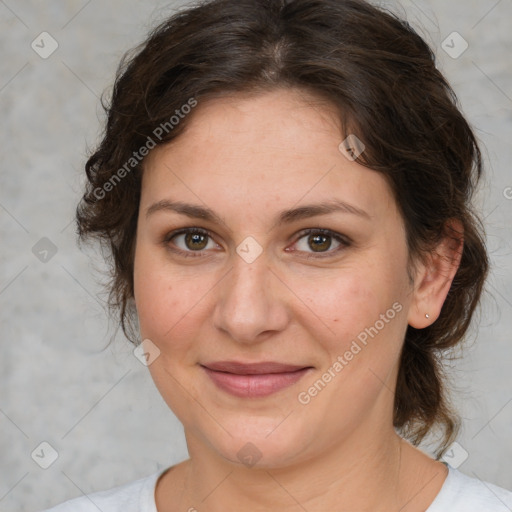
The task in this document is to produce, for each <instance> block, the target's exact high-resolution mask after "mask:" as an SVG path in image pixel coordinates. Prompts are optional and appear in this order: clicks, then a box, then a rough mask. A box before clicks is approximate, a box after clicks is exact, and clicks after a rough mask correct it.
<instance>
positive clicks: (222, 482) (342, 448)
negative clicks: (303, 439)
mask: <svg viewBox="0 0 512 512" xmlns="http://www.w3.org/2000/svg"><path fill="white" fill-rule="evenodd" d="M357 434H358V435H354V436H353V437H351V438H350V439H347V440H345V441H342V442H340V443H339V444H338V445H336V446H332V447H330V449H329V450H328V451H327V452H326V453H324V454H321V455H319V456H317V457H316V458H311V459H308V460H302V461H299V462H296V463H295V464H290V465H286V466H284V465H283V466H281V467H272V468H268V469H265V468H255V467H254V468H248V467H245V466H243V465H240V464H235V463H232V462H230V461H227V460H225V459H224V458H222V457H219V455H218V454H217V453H213V452H211V451H207V450H205V447H204V444H201V443H199V442H198V440H197V439H195V438H193V437H192V436H190V435H188V436H187V445H188V447H189V452H190V455H191V458H190V459H189V460H187V461H185V462H183V463H182V464H180V465H179V466H178V467H180V471H179V472H177V473H175V475H174V476H175V479H174V489H175V490H177V489H181V491H179V492H178V494H176V493H174V494H173V495H172V496H171V492H169V493H168V495H167V497H166V498H165V500H164V499H162V500H161V502H162V503H166V504H167V505H169V504H171V503H173V504H176V503H178V502H179V503H178V507H177V508H179V509H180V510H182V509H183V510H190V511H194V510H197V511H208V512H220V511H225V510H245V511H248V512H256V511H261V510H282V511H284V512H288V511H289V512H295V511H299V510H337V511H340V512H342V511H353V510H358V511H361V512H362V511H372V512H381V511H382V512H384V511H385V512H389V511H391V510H396V511H398V510H400V511H401V512H413V511H419V510H425V509H426V508H427V507H428V506H429V505H430V503H431V502H432V501H433V499H434V498H435V496H436V495H437V493H438V492H439V489H440V488H441V486H442V483H443V482H444V478H445V477H446V471H445V470H444V466H443V465H442V464H440V463H437V462H435V461H432V460H431V459H430V458H428V457H427V456H426V455H424V454H422V453H421V452H419V450H417V449H415V448H413V447H412V446H410V445H409V444H408V443H406V442H404V441H403V440H401V439H400V438H399V437H398V436H397V435H396V433H395V432H394V430H393V429H390V431H389V432H386V433H385V434H383V433H382V432H379V434H378V435H374V436H373V437H372V436H370V437H368V436H367V435H364V434H365V433H363V432H358V433H357ZM369 439H371V441H370V442H368V440H369ZM427 462H428V463H427ZM433 465H435V467H434V466H433ZM439 465H440V466H442V469H441V468H440V467H439ZM169 474H170V475H172V471H171V472H170V473H169ZM178 474H179V475H180V476H178ZM427 482H428V485H427V486H426V489H425V484H426V483H427ZM157 506H158V501H157ZM166 509H167V507H164V506H162V507H161V508H159V510H166Z"/></svg>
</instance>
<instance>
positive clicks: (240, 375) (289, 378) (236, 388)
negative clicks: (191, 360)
mask: <svg viewBox="0 0 512 512" xmlns="http://www.w3.org/2000/svg"><path fill="white" fill-rule="evenodd" d="M201 367H202V368H203V370H204V371H205V372H206V374H207V375H208V376H209V377H210V379H211V380H212V381H213V383H214V384H215V385H216V386H217V387H218V388H219V389H221V390H223V391H225V392H227V393H229V394H231V395H234V396H237V397H242V398H258V397H265V396H268V395H270V394H273V393H276V392H278V391H280V390H282V389H284V388H286V387H288V386H291V385H292V384H294V383H295V382H297V381H298V380H300V379H301V378H302V377H303V376H304V375H305V374H306V373H308V372H309V371H310V370H311V369H312V367H311V366H300V365H290V364H283V363H277V362H274V361H264V362H259V363H240V362H237V361H216V362H211V363H206V364H204V365H201Z"/></svg>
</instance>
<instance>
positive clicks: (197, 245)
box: [184, 233, 208, 251]
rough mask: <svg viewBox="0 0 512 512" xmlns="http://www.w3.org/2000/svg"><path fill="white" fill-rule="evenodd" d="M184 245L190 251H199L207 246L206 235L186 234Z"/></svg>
mask: <svg viewBox="0 0 512 512" xmlns="http://www.w3.org/2000/svg"><path fill="white" fill-rule="evenodd" d="M184 241H185V245H186V247H187V248H188V249H190V250H192V251H200V250H201V249H204V248H205V247H206V246H207V245H208V235H203V234H202V233H186V234H185V239H184Z"/></svg>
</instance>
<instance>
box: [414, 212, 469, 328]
mask: <svg viewBox="0 0 512 512" xmlns="http://www.w3.org/2000/svg"><path fill="white" fill-rule="evenodd" d="M444 232H445V235H444V237H443V239H442V240H441V241H440V242H439V244H438V245H437V246H436V247H435V249H434V250H433V251H432V253H430V254H428V255H427V257H426V258H425V262H424V263H421V264H418V265H417V268H416V274H415V278H414V290H413V299H412V302H411V307H410V308H409V314H408V322H409V325H410V326H411V327H414V328H416V329H424V328H425V327H428V326H429V325H431V324H432V323H434V322H435V321H436V320H437V318H438V317H439V315H440V313H441V308H442V307H443V304H444V301H445V299H446V296H447V295H448V291H449V290H450V287H451V285H452V281H453V278H454V277H455V274H456V273H457V270H458V268H459V265H460V260H461V258H462V251H463V248H464V228H463V226H462V223H461V222H460V221H459V220H457V219H450V220H449V221H448V222H447V223H446V225H445V230H444ZM427 314H428V315H429V318H427V317H426V315H427Z"/></svg>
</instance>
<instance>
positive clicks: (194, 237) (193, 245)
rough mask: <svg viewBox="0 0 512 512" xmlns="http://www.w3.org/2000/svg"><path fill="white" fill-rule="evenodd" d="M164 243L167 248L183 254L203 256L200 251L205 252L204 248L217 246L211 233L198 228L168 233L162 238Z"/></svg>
mask: <svg viewBox="0 0 512 512" xmlns="http://www.w3.org/2000/svg"><path fill="white" fill-rule="evenodd" d="M164 244H165V246H166V247H167V248H168V249H169V250H171V251H173V252H175V253H178V254H181V255H183V256H203V254H202V253H203V252H206V251H205V249H214V248H215V247H217V244H216V243H215V242H214V241H213V239H212V236H211V234H210V233H209V232H208V231H204V230H202V229H199V228H191V229H182V230H180V231H177V232H172V233H169V234H168V235H167V236H166V237H165V238H164ZM193 253H197V254H193ZM204 256H206V254H204Z"/></svg>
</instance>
